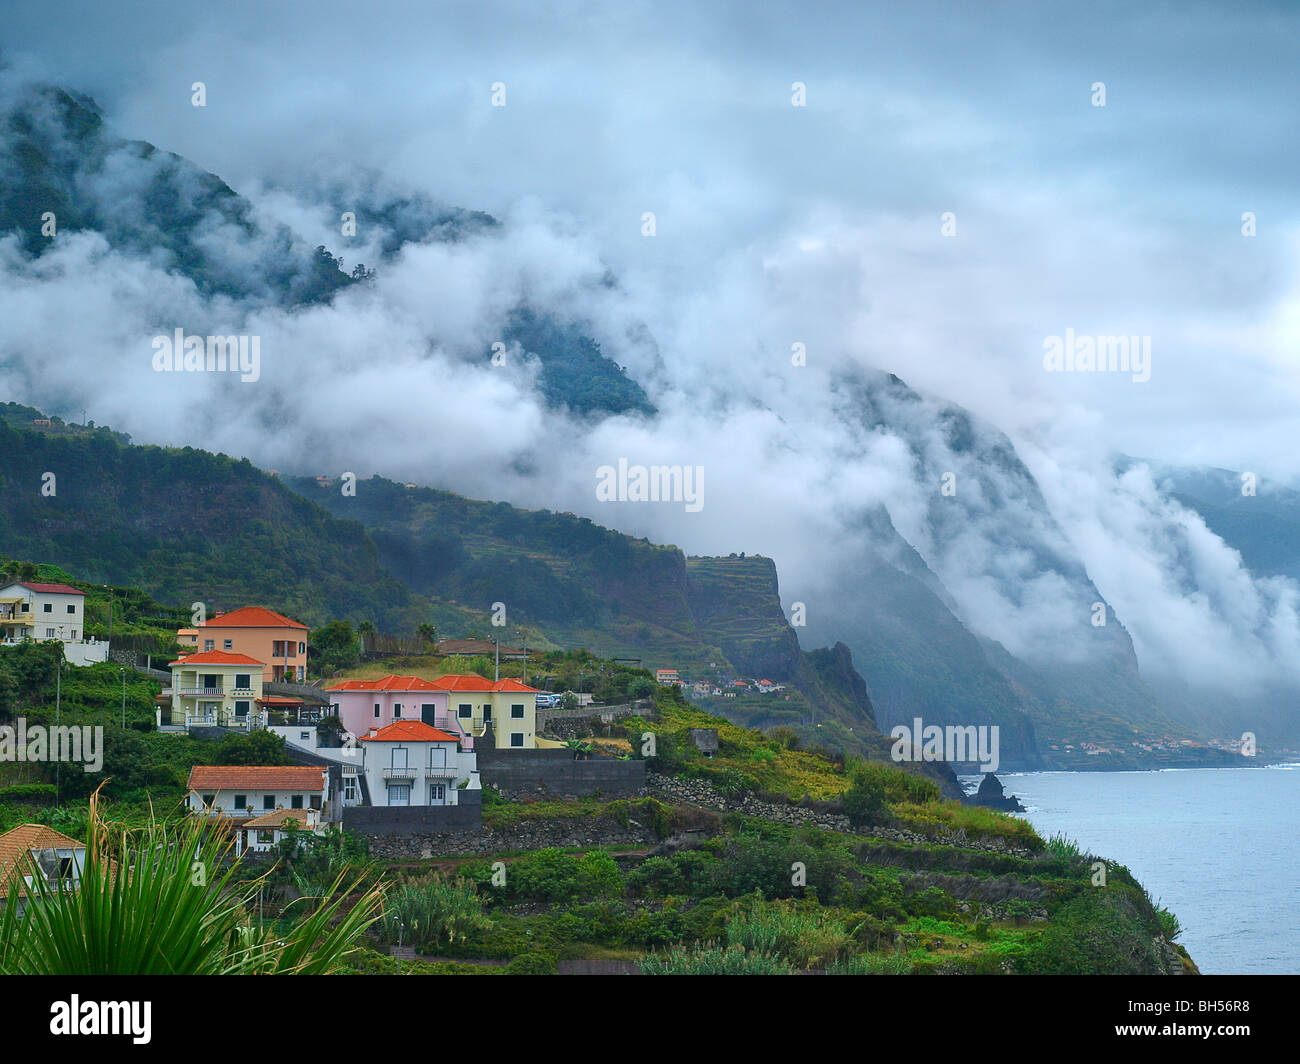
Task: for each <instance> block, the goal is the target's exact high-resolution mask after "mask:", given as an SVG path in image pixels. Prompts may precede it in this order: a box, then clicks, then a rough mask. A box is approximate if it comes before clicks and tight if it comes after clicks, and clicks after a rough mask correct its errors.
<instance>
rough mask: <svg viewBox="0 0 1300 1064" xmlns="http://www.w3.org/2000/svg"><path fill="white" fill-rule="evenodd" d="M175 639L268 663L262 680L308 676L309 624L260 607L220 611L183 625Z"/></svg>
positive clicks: (185, 644) (290, 680)
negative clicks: (189, 625) (196, 623)
mask: <svg viewBox="0 0 1300 1064" xmlns="http://www.w3.org/2000/svg"><path fill="white" fill-rule="evenodd" d="M176 641H177V642H178V643H180V645H181V646H182V647H187V648H188V647H193V648H194V650H195V652H197V653H200V654H203V653H206V652H208V651H210V650H220V651H225V652H227V653H232V654H246V655H247V656H248V657H250V658H256V659H257V660H258V661H263V662H267V663H268V664H267V665H266V666H265V667H264V668H263V670H262V682H263V683H267V682H269V681H272V680H276V681H283V682H285V683H301V682H302V681H303V680H304V679H305V678H306V674H307V626H306V625H305V624H301V623H300V622H298V621H295V620H293V619H292V618H289V617H286V616H285V615H284V614H283V613H276V612H275V611H274V610H268V609H263V608H262V607H261V606H244V607H242V608H240V609H237V610H231V611H230V612H229V613H218V614H217V615H216V616H215V617H212V618H209V619H208V620H207V621H204V622H203V624H201V625H199V626H198V627H197V628H181V629H179V630H178V631H177V633H176Z"/></svg>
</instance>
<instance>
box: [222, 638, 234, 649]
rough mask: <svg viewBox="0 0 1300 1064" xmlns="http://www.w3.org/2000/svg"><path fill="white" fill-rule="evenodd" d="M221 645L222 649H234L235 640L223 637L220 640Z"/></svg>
mask: <svg viewBox="0 0 1300 1064" xmlns="http://www.w3.org/2000/svg"><path fill="white" fill-rule="evenodd" d="M221 646H222V649H223V650H234V649H235V641H234V640H233V639H223V640H222V641H221Z"/></svg>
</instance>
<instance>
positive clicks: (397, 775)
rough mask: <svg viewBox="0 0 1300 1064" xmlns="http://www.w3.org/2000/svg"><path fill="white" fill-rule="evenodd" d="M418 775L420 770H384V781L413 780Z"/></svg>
mask: <svg viewBox="0 0 1300 1064" xmlns="http://www.w3.org/2000/svg"><path fill="white" fill-rule="evenodd" d="M418 774H419V770H418V769H414V768H386V769H384V779H386V780H413V779H415V777H416V776H417V775H418Z"/></svg>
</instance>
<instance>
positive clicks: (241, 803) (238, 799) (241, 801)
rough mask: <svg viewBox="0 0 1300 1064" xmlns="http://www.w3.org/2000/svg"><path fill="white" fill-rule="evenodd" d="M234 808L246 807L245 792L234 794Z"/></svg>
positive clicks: (246, 798) (246, 796) (246, 797)
mask: <svg viewBox="0 0 1300 1064" xmlns="http://www.w3.org/2000/svg"><path fill="white" fill-rule="evenodd" d="M235 808H236V809H247V808H248V795H246V794H237V795H235Z"/></svg>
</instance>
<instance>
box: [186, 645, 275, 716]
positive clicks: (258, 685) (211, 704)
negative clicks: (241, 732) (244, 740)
mask: <svg viewBox="0 0 1300 1064" xmlns="http://www.w3.org/2000/svg"><path fill="white" fill-rule="evenodd" d="M265 668H266V666H265V664H264V663H263V662H260V661H258V660H257V659H256V658H250V657H249V656H248V655H247V654H230V653H227V652H225V651H222V650H209V651H207V652H206V653H200V654H187V655H186V656H185V657H183V658H178V659H177V660H176V661H173V662H172V663H171V670H172V723H173V724H184V725H186V726H191V725H195V724H200V725H214V726H220V727H225V728H248V727H250V726H251V725H252V722H253V720H254V719H255V718H256V716H257V715H258V713H260V711H261V709H260V706H259V703H260V702H261V699H262V672H263V670H264V669H265Z"/></svg>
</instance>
